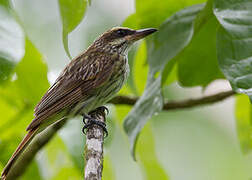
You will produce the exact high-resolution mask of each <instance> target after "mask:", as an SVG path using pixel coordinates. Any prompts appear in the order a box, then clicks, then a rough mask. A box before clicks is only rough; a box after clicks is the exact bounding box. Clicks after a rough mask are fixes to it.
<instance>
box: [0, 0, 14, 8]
mask: <svg viewBox="0 0 252 180" xmlns="http://www.w3.org/2000/svg"><path fill="white" fill-rule="evenodd" d="M0 5H2V6H4V7H6V8H10V7H11V5H10V1H9V0H0Z"/></svg>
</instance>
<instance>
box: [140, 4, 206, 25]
mask: <svg viewBox="0 0 252 180" xmlns="http://www.w3.org/2000/svg"><path fill="white" fill-rule="evenodd" d="M204 1H205V0H160V1H158V2H157V1H156V0H136V14H137V17H138V19H137V22H138V23H139V25H140V27H141V28H145V27H158V26H159V25H160V24H161V23H162V22H163V21H164V20H165V19H166V18H167V17H169V16H170V15H172V14H173V13H175V12H176V11H178V10H180V9H182V8H185V7H187V6H190V5H193V4H197V3H202V2H204Z"/></svg>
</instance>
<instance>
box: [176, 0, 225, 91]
mask: <svg viewBox="0 0 252 180" xmlns="http://www.w3.org/2000/svg"><path fill="white" fill-rule="evenodd" d="M217 25H218V22H217V20H216V18H215V16H214V15H213V12H212V0H210V1H208V3H207V5H206V6H205V8H204V10H202V12H201V13H199V15H198V17H197V18H196V20H195V26H194V36H193V39H192V41H191V42H190V44H189V45H188V46H187V47H186V48H185V50H184V51H183V52H182V53H180V54H179V56H178V57H177V58H176V59H177V61H178V79H179V82H180V84H181V85H183V86H198V85H200V86H207V85H208V84H209V83H210V82H211V81H213V80H215V79H218V78H222V77H223V75H222V73H221V71H220V69H219V66H218V61H217V54H216V30H217Z"/></svg>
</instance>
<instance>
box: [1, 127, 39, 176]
mask: <svg viewBox="0 0 252 180" xmlns="http://www.w3.org/2000/svg"><path fill="white" fill-rule="evenodd" d="M37 131H38V128H34V129H31V130H29V131H28V133H27V134H26V136H25V137H24V139H23V140H22V141H21V143H20V144H19V145H18V147H17V149H16V150H15V152H14V153H13V154H12V156H11V158H10V160H9V161H8V163H7V164H6V166H5V167H4V169H3V172H2V175H1V179H2V180H5V179H6V177H7V175H8V172H9V170H10V169H11V167H12V166H13V164H14V163H15V162H16V160H17V159H18V157H19V156H20V155H21V153H22V152H23V151H24V150H25V148H26V147H27V145H28V144H29V143H30V142H31V140H32V139H33V137H34V136H35V135H36V133H37Z"/></svg>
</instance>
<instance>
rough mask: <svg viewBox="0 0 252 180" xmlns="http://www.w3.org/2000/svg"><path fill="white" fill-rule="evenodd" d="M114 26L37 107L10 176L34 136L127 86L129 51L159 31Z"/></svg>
mask: <svg viewBox="0 0 252 180" xmlns="http://www.w3.org/2000/svg"><path fill="white" fill-rule="evenodd" d="M156 31H157V29H155V28H147V29H140V30H134V29H130V28H127V27H114V28H111V29H109V30H107V31H106V32H104V33H103V34H101V35H100V36H99V37H98V38H97V39H96V40H95V41H94V42H93V43H92V44H91V45H90V46H89V47H88V48H87V49H86V50H85V51H84V52H82V53H81V54H80V55H79V56H77V57H76V58H74V59H73V60H72V61H71V62H70V63H69V64H68V65H67V66H66V67H65V68H64V69H63V71H62V72H61V73H60V75H59V77H58V78H57V79H56V81H55V82H54V84H53V85H52V86H51V87H50V88H49V89H48V90H47V92H46V93H45V94H44V96H43V97H42V98H41V100H40V102H39V103H38V104H37V105H36V107H35V109H34V119H33V120H32V122H31V123H30V124H29V125H28V127H27V129H26V130H27V131H28V132H27V134H26V136H25V137H24V138H23V140H22V141H21V143H20V144H19V145H18V147H17V149H16V150H15V152H14V153H13V155H12V156H11V158H10V159H9V161H8V163H7V164H6V166H5V167H4V169H3V171H2V175H1V178H2V179H3V180H4V179H6V177H7V175H8V172H9V171H10V169H11V167H12V166H13V164H14V163H15V161H16V160H17V159H18V157H19V156H20V155H21V154H22V152H23V151H24V150H25V148H26V147H27V146H28V144H29V143H30V142H31V141H32V139H33V138H34V137H35V136H36V135H37V134H38V133H40V132H42V131H43V130H45V129H46V128H47V127H48V126H50V125H52V124H53V123H55V122H57V121H60V120H62V119H65V118H67V119H68V118H72V117H75V116H77V115H85V114H88V113H89V112H90V111H93V110H95V109H96V108H99V107H102V106H103V105H104V104H105V103H106V102H108V101H109V100H110V99H111V98H112V97H113V96H114V95H115V94H116V93H117V92H118V91H119V90H120V89H121V88H122V86H123V84H124V83H125V81H126V79H127V77H128V74H129V65H128V58H127V55H128V51H129V49H130V47H131V46H132V44H133V43H134V42H136V41H138V40H140V39H143V38H144V37H146V36H148V35H150V34H152V33H154V32H156Z"/></svg>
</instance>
